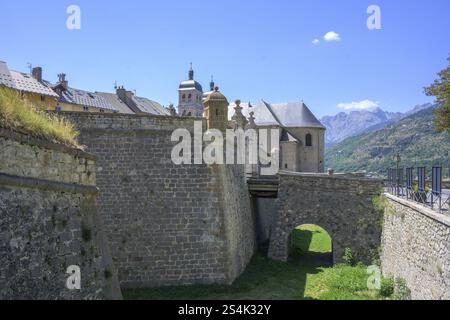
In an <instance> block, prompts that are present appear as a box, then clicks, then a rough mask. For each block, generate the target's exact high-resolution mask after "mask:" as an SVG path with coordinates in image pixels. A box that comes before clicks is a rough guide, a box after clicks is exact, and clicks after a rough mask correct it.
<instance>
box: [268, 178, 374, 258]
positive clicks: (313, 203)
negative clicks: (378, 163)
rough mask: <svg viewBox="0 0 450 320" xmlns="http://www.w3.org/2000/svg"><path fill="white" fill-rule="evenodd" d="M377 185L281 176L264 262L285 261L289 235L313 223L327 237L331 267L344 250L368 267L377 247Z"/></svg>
mask: <svg viewBox="0 0 450 320" xmlns="http://www.w3.org/2000/svg"><path fill="white" fill-rule="evenodd" d="M381 186H382V185H381V181H379V180H372V179H365V178H350V177H336V176H327V175H307V174H294V173H289V174H288V173H281V174H280V188H279V192H278V199H277V202H278V211H277V212H276V213H275V216H274V219H273V223H272V232H271V237H270V245H269V253H268V255H269V257H270V258H272V259H274V260H280V261H287V260H288V257H289V253H290V235H291V232H292V230H293V229H294V228H295V227H296V226H298V225H303V224H315V225H318V226H321V227H322V228H324V229H325V230H327V232H328V233H329V234H330V236H331V237H332V239H333V260H334V262H335V263H339V262H341V261H342V257H343V255H344V251H345V249H346V248H350V249H351V250H352V252H353V254H354V256H355V258H356V259H357V260H358V261H362V262H365V263H370V262H371V260H372V258H373V257H372V256H373V254H374V253H375V252H376V251H377V250H378V248H379V246H380V243H381V219H382V216H381V214H380V212H379V211H378V210H377V209H376V208H375V207H374V204H373V200H374V198H375V197H377V196H378V195H379V194H380V193H381Z"/></svg>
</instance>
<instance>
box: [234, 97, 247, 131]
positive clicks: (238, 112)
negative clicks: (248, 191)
mask: <svg viewBox="0 0 450 320" xmlns="http://www.w3.org/2000/svg"><path fill="white" fill-rule="evenodd" d="M234 103H235V104H236V106H235V107H234V115H233V117H232V118H231V120H232V121H233V122H234V129H235V130H236V129H239V128H240V129H244V128H245V126H246V125H247V123H248V121H247V119H246V118H245V116H244V115H243V114H242V107H241V100H239V99H238V100H236V101H235V102H234Z"/></svg>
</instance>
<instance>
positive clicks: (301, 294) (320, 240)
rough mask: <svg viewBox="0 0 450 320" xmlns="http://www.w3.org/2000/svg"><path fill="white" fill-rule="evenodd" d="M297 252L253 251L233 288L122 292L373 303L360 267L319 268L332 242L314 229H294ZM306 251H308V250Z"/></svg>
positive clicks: (129, 296)
mask: <svg viewBox="0 0 450 320" xmlns="http://www.w3.org/2000/svg"><path fill="white" fill-rule="evenodd" d="M294 244H295V246H296V247H298V249H299V251H298V254H296V255H294V258H293V259H292V260H291V261H289V262H288V263H284V262H277V261H272V260H269V259H267V258H265V257H264V255H263V254H262V253H257V254H256V255H255V256H254V257H253V259H252V261H251V263H250V264H249V266H248V267H247V269H246V270H245V272H244V273H243V274H242V275H241V276H240V277H239V278H238V279H237V280H236V281H235V282H234V283H233V284H232V285H231V286H222V285H211V286H190V287H171V288H156V289H136V290H125V292H124V296H125V298H126V299H138V300H139V299H148V300H197V299H212V300H247V299H253V300H310V299H319V300H372V299H379V298H380V296H379V293H378V292H377V291H369V290H367V279H368V277H369V275H368V274H367V271H366V267H364V266H356V267H350V266H344V265H338V266H335V267H332V268H327V267H322V266H321V265H322V264H321V263H320V259H319V264H318V263H317V260H314V259H312V258H311V256H309V255H312V256H313V257H315V258H317V257H318V256H319V257H320V255H325V256H326V255H329V253H330V251H331V239H330V238H329V236H328V234H327V233H326V232H325V231H324V230H323V229H320V228H318V227H316V226H310V225H306V226H302V227H300V228H298V229H296V230H295V231H294ZM308 250H310V251H308Z"/></svg>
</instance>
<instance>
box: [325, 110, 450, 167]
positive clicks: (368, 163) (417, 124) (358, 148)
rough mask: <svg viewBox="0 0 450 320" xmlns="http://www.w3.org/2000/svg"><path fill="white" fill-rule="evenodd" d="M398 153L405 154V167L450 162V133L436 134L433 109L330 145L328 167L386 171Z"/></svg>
mask: <svg viewBox="0 0 450 320" xmlns="http://www.w3.org/2000/svg"><path fill="white" fill-rule="evenodd" d="M397 152H400V154H401V156H402V166H417V165H424V166H427V167H430V168H431V166H433V165H435V164H442V165H444V166H446V167H448V166H449V165H450V135H449V134H448V133H442V134H438V133H436V131H435V128H434V114H433V108H428V109H425V110H422V111H419V112H417V113H414V114H412V115H410V116H407V117H406V118H403V119H402V120H400V121H398V122H397V123H395V124H390V125H388V126H386V127H385V128H383V129H380V130H378V131H375V132H369V133H365V134H361V135H358V136H355V137H352V138H348V139H346V140H344V141H342V142H341V143H339V144H336V145H334V146H332V147H330V148H327V150H326V153H325V158H326V166H327V167H328V168H334V170H335V171H338V172H349V171H361V170H366V171H367V172H369V173H373V174H384V173H385V171H386V168H388V167H394V166H395V161H394V160H393V157H394V155H395V154H396V153H397Z"/></svg>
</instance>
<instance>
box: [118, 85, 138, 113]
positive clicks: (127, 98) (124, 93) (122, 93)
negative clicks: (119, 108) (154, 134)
mask: <svg viewBox="0 0 450 320" xmlns="http://www.w3.org/2000/svg"><path fill="white" fill-rule="evenodd" d="M116 95H117V97H118V98H119V99H120V100H121V101H122V102H123V103H125V104H126V105H127V106H128V108H130V109H131V110H133V112H135V113H141V111H140V110H139V108H138V106H137V105H136V103H135V102H134V101H133V96H134V94H133V92H132V91H128V90H126V89H125V88H124V87H123V86H119V87H118V88H117V90H116Z"/></svg>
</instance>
